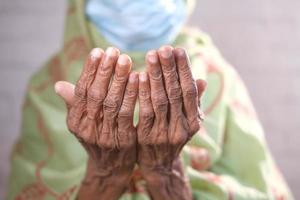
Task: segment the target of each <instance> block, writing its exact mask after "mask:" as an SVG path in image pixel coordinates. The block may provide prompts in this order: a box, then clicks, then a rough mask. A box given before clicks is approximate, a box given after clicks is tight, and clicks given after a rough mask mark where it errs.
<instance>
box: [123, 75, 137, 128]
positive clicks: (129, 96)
mask: <svg viewBox="0 0 300 200" xmlns="http://www.w3.org/2000/svg"><path fill="white" fill-rule="evenodd" d="M138 86H139V76H138V73H136V72H132V73H130V75H129V79H128V83H127V86H126V90H125V94H124V98H123V102H122V106H121V108H120V111H119V120H120V119H123V118H125V120H127V121H126V122H125V123H126V124H129V125H132V124H133V114H134V108H135V103H136V98H137V91H138ZM124 125H125V124H124ZM121 127H122V126H121Z"/></svg>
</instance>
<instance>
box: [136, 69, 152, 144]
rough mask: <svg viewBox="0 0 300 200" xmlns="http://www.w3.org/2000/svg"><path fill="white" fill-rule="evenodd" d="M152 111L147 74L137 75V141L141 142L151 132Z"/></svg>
mask: <svg viewBox="0 0 300 200" xmlns="http://www.w3.org/2000/svg"><path fill="white" fill-rule="evenodd" d="M153 118H154V111H153V107H152V102H151V91H150V82H149V78H148V74H147V73H145V72H142V73H140V74H139V124H138V133H139V134H140V135H139V136H138V140H139V141H142V140H143V139H144V137H145V136H146V135H148V133H149V132H150V131H151V128H152V125H153Z"/></svg>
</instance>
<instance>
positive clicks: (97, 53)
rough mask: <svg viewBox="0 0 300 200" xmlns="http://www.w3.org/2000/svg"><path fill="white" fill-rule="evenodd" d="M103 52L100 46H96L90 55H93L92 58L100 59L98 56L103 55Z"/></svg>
mask: <svg viewBox="0 0 300 200" xmlns="http://www.w3.org/2000/svg"><path fill="white" fill-rule="evenodd" d="M102 53H103V51H102V49H100V48H94V49H93V50H92V51H91V53H90V55H91V58H92V59H98V58H100V57H101V55H102Z"/></svg>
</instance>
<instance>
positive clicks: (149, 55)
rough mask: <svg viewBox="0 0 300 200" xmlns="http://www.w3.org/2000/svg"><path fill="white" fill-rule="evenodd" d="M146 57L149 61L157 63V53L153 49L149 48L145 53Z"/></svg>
mask: <svg viewBox="0 0 300 200" xmlns="http://www.w3.org/2000/svg"><path fill="white" fill-rule="evenodd" d="M147 59H148V60H149V61H150V62H151V63H157V62H158V57H157V53H156V51H155V50H151V51H149V52H148V53H147Z"/></svg>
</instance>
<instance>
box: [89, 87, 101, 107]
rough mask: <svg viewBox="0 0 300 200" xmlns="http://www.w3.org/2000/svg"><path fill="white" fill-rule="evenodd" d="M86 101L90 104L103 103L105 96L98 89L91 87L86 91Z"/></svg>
mask: <svg viewBox="0 0 300 200" xmlns="http://www.w3.org/2000/svg"><path fill="white" fill-rule="evenodd" d="M87 96H88V101H89V102H90V103H92V104H96V105H100V104H102V103H103V100H104V98H105V96H104V95H103V94H102V92H101V91H100V90H98V89H95V88H91V89H89V91H88V95H87Z"/></svg>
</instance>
